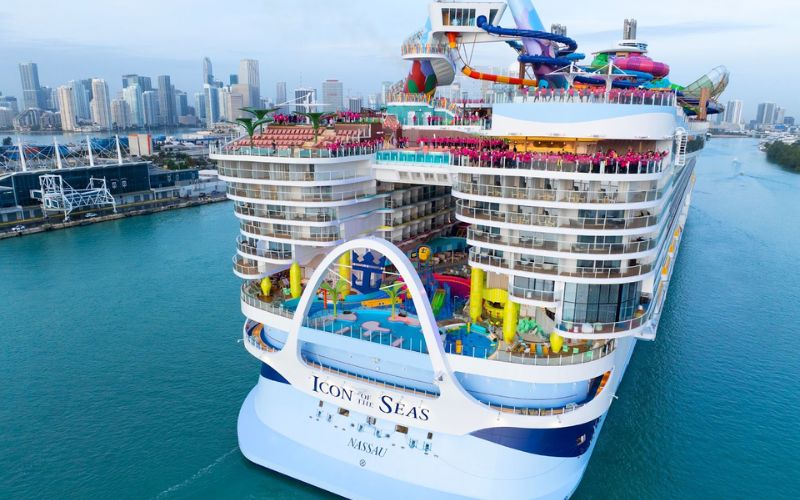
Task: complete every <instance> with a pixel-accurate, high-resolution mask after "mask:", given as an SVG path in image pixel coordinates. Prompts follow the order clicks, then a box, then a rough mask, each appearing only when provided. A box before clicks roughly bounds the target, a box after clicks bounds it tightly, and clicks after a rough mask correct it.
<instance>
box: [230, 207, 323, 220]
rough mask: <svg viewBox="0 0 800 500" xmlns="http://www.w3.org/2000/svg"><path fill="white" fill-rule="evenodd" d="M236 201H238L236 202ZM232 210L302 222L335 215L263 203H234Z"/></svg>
mask: <svg viewBox="0 0 800 500" xmlns="http://www.w3.org/2000/svg"><path fill="white" fill-rule="evenodd" d="M237 203H238V202H237ZM233 210H234V212H236V213H237V214H239V215H244V216H245V217H259V218H262V219H274V220H280V221H288V222H291V221H303V222H332V221H333V220H334V219H335V217H334V214H332V213H303V212H294V211H292V210H289V209H287V210H268V209H267V208H266V207H264V206H263V205H259V206H258V207H243V206H241V205H238V204H237V205H236V206H234V207H233Z"/></svg>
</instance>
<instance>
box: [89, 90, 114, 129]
mask: <svg viewBox="0 0 800 500" xmlns="http://www.w3.org/2000/svg"><path fill="white" fill-rule="evenodd" d="M91 115H92V122H93V123H94V124H95V125H97V126H99V127H100V128H102V129H110V128H111V103H110V102H109V98H108V85H107V84H106V81H105V80H102V79H100V78H94V79H92V102H91Z"/></svg>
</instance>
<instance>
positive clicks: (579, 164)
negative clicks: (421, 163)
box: [451, 153, 670, 175]
mask: <svg viewBox="0 0 800 500" xmlns="http://www.w3.org/2000/svg"><path fill="white" fill-rule="evenodd" d="M451 158H452V164H453V165H455V166H459V167H470V168H513V169H518V170H537V171H543V172H566V173H581V174H614V175H627V174H637V175H638V174H657V173H660V172H662V171H663V169H664V167H668V166H669V165H670V162H669V160H668V159H666V158H665V159H661V160H637V161H627V160H600V161H592V160H574V161H569V160H564V159H561V158H557V157H548V156H547V155H536V154H531V155H527V154H525V153H522V154H517V157H516V158H496V159H494V160H491V159H488V160H483V159H480V158H471V157H469V156H467V155H463V154H460V155H456V154H453V155H451Z"/></svg>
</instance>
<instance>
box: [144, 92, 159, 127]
mask: <svg viewBox="0 0 800 500" xmlns="http://www.w3.org/2000/svg"><path fill="white" fill-rule="evenodd" d="M142 107H143V108H144V126H145V127H157V126H159V125H160V124H161V122H160V116H161V113H160V110H159V107H158V92H156V91H155V90H148V91H145V92H142Z"/></svg>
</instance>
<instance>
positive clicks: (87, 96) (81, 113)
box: [68, 79, 92, 121]
mask: <svg viewBox="0 0 800 500" xmlns="http://www.w3.org/2000/svg"><path fill="white" fill-rule="evenodd" d="M68 85H69V86H70V87H72V94H73V95H74V96H75V116H76V117H77V118H78V121H89V120H91V119H92V110H91V108H90V104H89V103H90V102H91V101H92V80H91V79H85V80H72V81H70V82H69V83H68Z"/></svg>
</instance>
